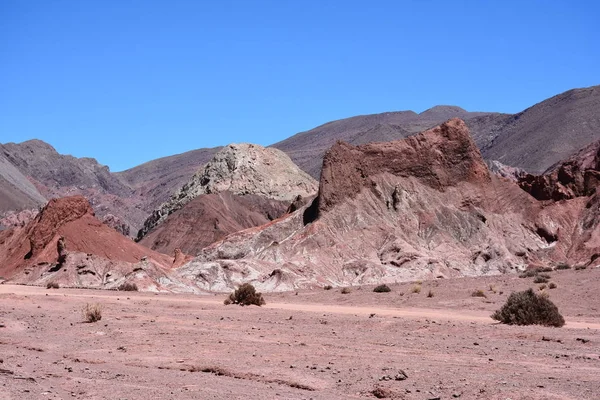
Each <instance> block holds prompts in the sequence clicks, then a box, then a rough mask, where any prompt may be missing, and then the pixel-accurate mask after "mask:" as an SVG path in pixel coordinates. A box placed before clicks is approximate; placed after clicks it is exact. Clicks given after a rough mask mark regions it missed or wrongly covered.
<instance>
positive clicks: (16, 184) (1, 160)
mask: <svg viewBox="0 0 600 400" xmlns="http://www.w3.org/2000/svg"><path fill="white" fill-rule="evenodd" d="M1 150H2V147H1V145H0V215H2V214H3V213H5V212H7V211H12V210H23V209H28V208H37V207H38V206H40V205H42V204H44V203H45V202H46V199H45V198H44V196H42V194H41V193H40V192H39V191H38V190H37V189H36V187H35V186H34V185H33V184H32V183H31V182H30V181H29V180H28V179H27V177H26V176H25V175H23V174H22V173H21V172H20V171H19V170H18V169H17V168H16V167H15V166H14V165H12V164H11V163H10V162H9V161H8V160H7V159H6V157H5V156H4V154H3V152H2V151H1Z"/></svg>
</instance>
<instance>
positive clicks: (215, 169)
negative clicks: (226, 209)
mask: <svg viewBox="0 0 600 400" xmlns="http://www.w3.org/2000/svg"><path fill="white" fill-rule="evenodd" d="M224 191H228V192H230V193H232V194H234V195H240V196H243V195H249V194H252V195H258V196H262V197H265V198H268V199H273V200H278V201H285V202H291V201H292V200H293V199H294V198H295V197H296V196H298V195H301V196H303V197H310V196H312V195H314V194H315V193H316V192H317V182H316V181H315V180H314V179H312V178H311V177H310V176H309V175H308V174H306V173H305V172H303V171H302V170H300V169H299V168H298V167H297V166H296V165H295V164H294V163H293V162H292V161H291V160H290V158H289V157H288V156H287V155H286V154H285V153H283V152H282V151H280V150H277V149H270V148H264V147H262V146H258V145H253V144H231V145H228V146H226V147H224V148H223V149H222V150H221V151H219V152H218V153H217V154H215V156H214V157H213V159H212V160H211V161H209V162H208V163H207V164H206V165H205V166H204V168H202V169H201V170H200V171H198V172H197V173H196V174H195V175H194V176H193V177H192V179H190V181H189V182H188V183H186V184H185V185H183V187H182V188H181V189H180V190H179V191H177V192H176V193H175V194H174V195H173V196H171V199H170V200H169V201H167V202H166V203H164V204H162V205H161V207H160V208H158V209H157V210H155V211H154V212H153V213H152V215H151V216H150V217H148V219H147V220H146V222H145V223H144V227H143V228H142V229H141V230H140V232H139V234H138V240H141V239H142V238H143V237H144V236H145V235H146V234H148V232H150V231H151V230H152V229H153V228H155V227H156V226H157V225H159V224H160V223H162V222H163V221H164V220H165V219H166V218H167V217H168V216H169V215H171V214H172V213H173V212H175V211H177V210H179V209H181V208H182V207H184V206H185V205H186V204H188V203H189V202H190V201H192V200H193V199H194V198H196V197H198V196H200V195H205V194H217V193H221V192H224Z"/></svg>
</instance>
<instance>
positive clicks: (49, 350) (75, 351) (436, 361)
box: [0, 267, 600, 400]
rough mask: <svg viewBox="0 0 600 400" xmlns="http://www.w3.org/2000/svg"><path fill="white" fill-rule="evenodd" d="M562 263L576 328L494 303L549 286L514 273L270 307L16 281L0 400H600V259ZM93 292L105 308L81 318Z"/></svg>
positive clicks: (288, 297) (3, 308)
mask: <svg viewBox="0 0 600 400" xmlns="http://www.w3.org/2000/svg"><path fill="white" fill-rule="evenodd" d="M550 275H551V281H552V282H555V283H556V285H557V287H556V288H555V289H552V290H548V289H546V290H548V291H549V296H550V299H551V300H552V301H553V302H555V303H556V304H557V306H558V308H559V310H560V311H561V312H562V314H563V315H564V316H565V319H566V321H567V323H566V325H565V326H564V327H563V328H547V327H541V326H508V325H502V324H498V323H496V322H495V321H493V320H492V319H491V318H490V317H489V315H490V314H491V312H493V311H494V310H496V309H498V308H499V307H500V306H501V305H502V304H503V303H504V301H505V300H506V298H507V296H508V294H509V293H510V292H512V291H515V290H523V289H525V288H528V287H534V288H536V290H538V287H539V285H537V284H534V283H533V282H532V281H533V278H519V277H517V276H516V275H502V276H493V277H478V278H460V279H439V280H435V281H425V282H423V283H422V290H421V292H420V293H411V292H412V290H411V289H412V287H413V286H414V285H415V283H414V282H413V283H399V284H395V285H390V286H391V289H392V291H391V292H389V293H374V292H373V291H372V289H373V287H372V286H364V287H361V288H359V287H353V288H351V292H350V293H348V294H342V293H340V289H339V288H333V289H331V290H323V289H315V290H310V291H309V290H306V291H299V292H286V293H278V294H273V293H267V294H265V300H266V302H267V305H266V306H263V307H260V308H259V307H255V306H251V307H240V306H237V305H229V306H225V305H223V299H224V298H225V297H226V296H225V294H218V295H214V296H190V295H174V294H166V293H165V294H162V293H161V294H153V293H142V292H116V291H99V290H81V289H63V288H61V289H46V288H40V287H32V286H17V285H7V284H4V285H0V358H1V364H0V399H2V400H5V399H67V398H73V399H142V398H144V399H149V398H153V399H159V398H160V399H352V398H356V399H358V398H376V396H375V394H377V395H378V396H385V397H387V398H396V399H438V398H439V399H452V398H460V399H513V400H514V399H595V398H596V399H597V398H598V396H599V394H598V393H599V391H598V388H600V296H598V294H597V293H598V282H600V268H598V267H595V268H588V269H586V270H580V271H575V270H566V271H554V272H551V273H550ZM478 289H480V290H483V291H484V292H485V294H486V296H487V297H473V296H472V295H471V294H472V292H473V291H474V290H478ZM430 291H431V292H432V294H433V297H427V294H428V293H429V292H430ZM87 303H99V304H100V305H101V306H102V319H101V320H100V321H98V322H96V323H84V322H83V317H82V312H81V310H82V308H83V307H84V306H85V305H86V304H87ZM404 374H405V375H404ZM397 379H398V380H397ZM377 389H379V390H377Z"/></svg>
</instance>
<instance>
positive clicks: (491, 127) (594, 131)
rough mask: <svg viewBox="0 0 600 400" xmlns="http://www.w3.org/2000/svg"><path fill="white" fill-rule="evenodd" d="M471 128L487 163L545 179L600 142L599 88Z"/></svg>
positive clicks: (473, 121)
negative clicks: (552, 168)
mask: <svg viewBox="0 0 600 400" xmlns="http://www.w3.org/2000/svg"><path fill="white" fill-rule="evenodd" d="M467 124H468V125H469V128H470V129H471V130H472V131H473V136H474V137H475V138H476V140H477V141H478V144H479V147H480V149H481V150H482V154H483V156H484V157H485V158H487V159H491V160H498V161H500V162H502V163H503V164H506V165H510V166H512V167H519V168H522V169H524V170H526V171H527V172H529V173H532V174H541V173H543V172H544V171H545V170H546V169H547V168H549V167H550V166H552V165H553V164H556V163H557V162H560V161H561V160H564V159H565V158H567V157H569V156H571V155H572V154H574V153H575V152H577V151H578V150H579V149H581V148H582V147H584V146H587V145H588V144H590V143H592V142H594V141H596V140H598V139H600V86H593V87H589V88H584V89H573V90H569V91H568V92H565V93H562V94H559V95H557V96H554V97H552V98H550V99H548V100H545V101H542V102H541V103H538V104H536V105H534V106H532V107H530V108H528V109H526V110H524V111H522V112H520V113H518V114H515V115H511V116H507V117H506V118H504V119H501V120H500V121H499V120H494V119H492V120H489V118H488V120H486V117H479V118H475V119H471V120H469V121H468V122H467ZM485 136H487V138H488V139H487V140H482V139H483V137H485Z"/></svg>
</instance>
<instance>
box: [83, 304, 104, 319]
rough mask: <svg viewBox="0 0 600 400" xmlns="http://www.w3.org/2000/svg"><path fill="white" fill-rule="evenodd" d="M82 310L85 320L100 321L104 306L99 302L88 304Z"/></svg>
mask: <svg viewBox="0 0 600 400" xmlns="http://www.w3.org/2000/svg"><path fill="white" fill-rule="evenodd" d="M82 312H83V319H84V320H85V322H89V323H92V322H98V321H100V320H101V319H102V306H101V305H100V304H98V303H94V304H89V303H88V304H86V305H85V307H83V310H82Z"/></svg>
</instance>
